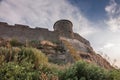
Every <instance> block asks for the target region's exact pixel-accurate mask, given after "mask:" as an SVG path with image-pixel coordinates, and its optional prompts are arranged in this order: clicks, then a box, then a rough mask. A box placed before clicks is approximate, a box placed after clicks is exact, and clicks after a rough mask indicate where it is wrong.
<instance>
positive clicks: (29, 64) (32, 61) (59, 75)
mask: <svg viewBox="0 0 120 80" xmlns="http://www.w3.org/2000/svg"><path fill="white" fill-rule="evenodd" d="M13 42H14V43H15V45H13ZM13 42H12V43H10V45H11V47H0V80H120V70H118V69H114V70H106V69H103V68H101V67H98V66H96V65H94V64H90V63H87V62H84V61H77V62H76V63H75V64H72V65H62V66H61V65H57V64H53V63H50V62H48V58H47V56H46V55H45V54H44V53H42V52H41V51H40V50H39V49H36V48H32V47H22V46H21V47H17V46H18V45H16V41H13ZM33 43H35V44H37V43H36V42H33ZM66 45H67V42H66ZM12 46H14V47H12ZM67 46H68V48H69V49H70V50H72V51H71V52H72V53H74V51H75V50H74V49H73V48H72V47H70V45H67ZM74 57H75V58H77V57H76V56H74Z"/></svg>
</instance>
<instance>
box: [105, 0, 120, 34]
mask: <svg viewBox="0 0 120 80" xmlns="http://www.w3.org/2000/svg"><path fill="white" fill-rule="evenodd" d="M105 10H106V12H107V14H108V17H109V20H108V21H106V23H107V25H108V26H109V27H110V29H111V30H112V31H114V32H115V31H119V30H120V4H117V3H116V2H115V0H111V1H110V3H109V5H108V6H106V8H105Z"/></svg>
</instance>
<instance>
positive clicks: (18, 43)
mask: <svg viewBox="0 0 120 80" xmlns="http://www.w3.org/2000/svg"><path fill="white" fill-rule="evenodd" d="M10 45H11V46H15V47H17V46H23V44H22V43H21V42H19V41H18V40H17V39H12V40H10Z"/></svg>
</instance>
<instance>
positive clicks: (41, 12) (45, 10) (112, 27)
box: [0, 0, 120, 67]
mask: <svg viewBox="0 0 120 80" xmlns="http://www.w3.org/2000/svg"><path fill="white" fill-rule="evenodd" d="M59 19H69V20H71V21H72V22H73V26H74V27H73V28H74V32H77V33H79V34H80V35H82V36H83V37H85V38H86V39H88V40H89V41H90V43H91V45H92V47H93V48H94V50H95V51H96V52H102V53H104V54H103V55H102V56H103V57H106V55H108V56H109V57H110V60H109V61H110V62H111V63H113V60H114V59H116V60H117V62H116V65H118V66H119V67H120V35H119V34H120V0H0V21H2V22H7V23H9V24H11V25H14V24H16V23H17V24H25V25H29V26H30V27H32V28H34V27H43V28H49V29H50V30H53V28H52V26H53V24H54V23H55V22H56V21H57V20H59Z"/></svg>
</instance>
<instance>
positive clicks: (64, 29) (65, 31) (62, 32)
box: [53, 20, 74, 38]
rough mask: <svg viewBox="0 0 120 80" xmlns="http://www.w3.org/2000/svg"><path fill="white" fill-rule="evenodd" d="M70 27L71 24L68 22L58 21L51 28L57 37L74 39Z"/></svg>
mask: <svg viewBox="0 0 120 80" xmlns="http://www.w3.org/2000/svg"><path fill="white" fill-rule="evenodd" d="M72 27H73V24H72V22H71V21H69V20H59V21H57V22H56V23H55V24H54V26H53V28H54V31H55V32H57V33H58V34H59V36H63V37H67V38H74V35H73V29H72Z"/></svg>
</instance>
